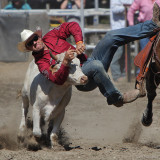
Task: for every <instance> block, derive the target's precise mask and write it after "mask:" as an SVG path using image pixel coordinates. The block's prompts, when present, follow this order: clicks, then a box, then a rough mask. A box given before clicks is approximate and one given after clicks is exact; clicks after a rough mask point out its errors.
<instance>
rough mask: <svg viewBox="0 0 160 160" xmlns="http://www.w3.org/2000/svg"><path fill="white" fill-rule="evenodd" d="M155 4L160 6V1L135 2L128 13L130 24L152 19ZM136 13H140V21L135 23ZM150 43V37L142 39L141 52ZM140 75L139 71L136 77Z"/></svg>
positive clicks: (139, 0) (144, 0) (137, 0)
mask: <svg viewBox="0 0 160 160" xmlns="http://www.w3.org/2000/svg"><path fill="white" fill-rule="evenodd" d="M154 2H157V4H158V5H160V0H134V1H133V3H132V5H131V6H130V8H129V10H128V13H127V20H128V24H129V25H130V26H132V25H135V22H136V23H141V22H145V21H147V20H150V19H152V15H153V5H154ZM136 11H138V12H139V14H138V19H137V20H136V21H135V18H134V15H135V13H136ZM148 41H149V37H147V38H144V39H141V40H140V41H139V43H140V50H142V49H143V48H144V47H145V46H146V44H147V43H148ZM138 73H139V69H138V70H137V71H136V75H137V74H138Z"/></svg>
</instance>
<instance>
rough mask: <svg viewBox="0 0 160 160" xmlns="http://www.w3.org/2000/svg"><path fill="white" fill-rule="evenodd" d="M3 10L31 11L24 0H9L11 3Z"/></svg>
mask: <svg viewBox="0 0 160 160" xmlns="http://www.w3.org/2000/svg"><path fill="white" fill-rule="evenodd" d="M4 9H10V10H16V9H24V10H25V9H26V10H29V9H31V7H30V5H29V4H28V3H26V2H25V1H24V0H11V2H10V3H9V4H8V5H6V6H5V7H4Z"/></svg>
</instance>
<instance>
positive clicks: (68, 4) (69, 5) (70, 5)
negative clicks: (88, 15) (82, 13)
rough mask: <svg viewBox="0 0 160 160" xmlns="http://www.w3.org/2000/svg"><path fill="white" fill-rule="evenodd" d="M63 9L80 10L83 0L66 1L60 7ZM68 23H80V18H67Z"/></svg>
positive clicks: (84, 0)
mask: <svg viewBox="0 0 160 160" xmlns="http://www.w3.org/2000/svg"><path fill="white" fill-rule="evenodd" d="M83 2H84V8H85V4H86V0H83ZM60 8H61V9H80V8H81V0H64V1H63V2H62V4H61V6H60ZM66 21H67V22H73V21H74V22H77V23H80V18H79V17H76V16H67V17H66Z"/></svg>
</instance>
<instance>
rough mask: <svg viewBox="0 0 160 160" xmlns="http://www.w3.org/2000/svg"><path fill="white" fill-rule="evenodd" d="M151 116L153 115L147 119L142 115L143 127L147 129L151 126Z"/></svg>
mask: <svg viewBox="0 0 160 160" xmlns="http://www.w3.org/2000/svg"><path fill="white" fill-rule="evenodd" d="M152 116H153V113H152V115H151V116H148V117H147V115H146V114H144V113H143V116H142V119H141V122H142V124H143V125H144V126H145V127H149V126H150V125H151V124H152V121H153V119H152Z"/></svg>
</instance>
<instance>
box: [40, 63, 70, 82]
mask: <svg viewBox="0 0 160 160" xmlns="http://www.w3.org/2000/svg"><path fill="white" fill-rule="evenodd" d="M37 65H38V68H39V71H40V73H42V74H43V75H44V76H45V77H46V78H47V79H49V80H51V81H52V82H53V83H55V84H57V85H62V84H63V83H64V82H65V81H66V80H67V77H68V74H69V67H68V66H66V65H64V64H61V66H60V68H59V70H58V71H56V72H53V69H54V68H52V66H51V65H50V64H48V63H45V62H43V63H38V64H37Z"/></svg>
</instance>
